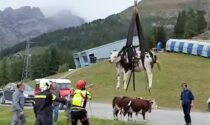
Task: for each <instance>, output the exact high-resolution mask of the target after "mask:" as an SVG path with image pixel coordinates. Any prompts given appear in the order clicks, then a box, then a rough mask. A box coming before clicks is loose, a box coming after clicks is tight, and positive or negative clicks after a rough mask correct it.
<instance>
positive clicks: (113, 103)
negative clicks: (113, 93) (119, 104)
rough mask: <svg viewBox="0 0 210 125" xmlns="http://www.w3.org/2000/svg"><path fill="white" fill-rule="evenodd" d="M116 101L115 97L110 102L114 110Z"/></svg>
mask: <svg viewBox="0 0 210 125" xmlns="http://www.w3.org/2000/svg"><path fill="white" fill-rule="evenodd" d="M116 99H117V97H114V98H113V100H112V108H114V107H115V104H116Z"/></svg>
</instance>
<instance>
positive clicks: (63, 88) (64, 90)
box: [34, 79, 73, 109]
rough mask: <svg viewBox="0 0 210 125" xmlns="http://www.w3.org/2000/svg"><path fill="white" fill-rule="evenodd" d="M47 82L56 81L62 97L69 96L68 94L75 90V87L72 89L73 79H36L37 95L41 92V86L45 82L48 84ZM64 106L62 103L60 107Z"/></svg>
mask: <svg viewBox="0 0 210 125" xmlns="http://www.w3.org/2000/svg"><path fill="white" fill-rule="evenodd" d="M46 82H48V83H51V82H55V83H56V84H57V86H58V88H59V91H60V93H59V94H60V97H62V98H68V96H69V95H71V93H72V92H73V89H71V81H70V80H68V79H36V80H35V89H34V94H35V95H37V94H38V93H39V92H40V88H41V87H42V85H43V84H46ZM63 106H64V105H63V104H62V103H60V106H59V107H60V109H63Z"/></svg>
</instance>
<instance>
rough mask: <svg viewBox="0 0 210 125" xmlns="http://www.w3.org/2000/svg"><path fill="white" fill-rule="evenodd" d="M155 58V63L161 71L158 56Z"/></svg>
mask: <svg viewBox="0 0 210 125" xmlns="http://www.w3.org/2000/svg"><path fill="white" fill-rule="evenodd" d="M154 58H155V59H154V60H155V63H156V64H157V67H158V70H160V62H159V60H158V58H157V56H156V55H155V57H154Z"/></svg>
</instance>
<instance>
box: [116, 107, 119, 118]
mask: <svg viewBox="0 0 210 125" xmlns="http://www.w3.org/2000/svg"><path fill="white" fill-rule="evenodd" d="M118 114H119V110H118V109H117V111H116V120H118Z"/></svg>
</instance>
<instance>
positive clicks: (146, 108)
mask: <svg viewBox="0 0 210 125" xmlns="http://www.w3.org/2000/svg"><path fill="white" fill-rule="evenodd" d="M152 104H153V102H152V101H151V100H144V99H133V100H131V101H130V103H129V108H130V111H132V112H133V113H136V115H138V114H142V116H143V120H144V121H145V114H146V112H149V113H151V110H152Z"/></svg>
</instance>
